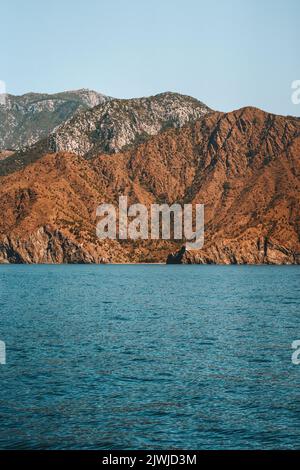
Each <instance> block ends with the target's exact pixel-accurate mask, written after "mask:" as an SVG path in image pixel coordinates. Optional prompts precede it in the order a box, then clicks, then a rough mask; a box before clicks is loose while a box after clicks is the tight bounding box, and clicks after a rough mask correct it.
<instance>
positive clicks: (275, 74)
mask: <svg viewBox="0 0 300 470" xmlns="http://www.w3.org/2000/svg"><path fill="white" fill-rule="evenodd" d="M0 18H1V22H0V48H1V49H0V53H1V55H0V80H3V81H4V82H5V83H6V90H7V92H8V93H12V94H23V93H26V92H29V91H34V92H48V93H54V92H58V91H63V90H69V89H78V88H90V89H94V90H97V91H99V92H101V93H104V94H107V95H110V96H114V97H118V98H132V97H139V96H149V95H153V94H156V93H160V92H163V91H176V92H179V93H184V94H187V95H191V96H194V97H195V98H198V99H199V100H201V101H203V102H204V103H206V104H207V105H208V106H210V107H211V108H213V109H217V110H221V111H231V110H233V109H237V108H240V107H243V106H247V105H252V106H257V107H259V108H262V109H264V110H266V111H270V112H274V113H277V114H291V115H295V116H300V104H299V105H296V104H293V103H292V100H291V95H292V90H291V85H292V82H293V81H294V80H300V1H299V0H205V1H204V0H181V1H179V0H148V1H146V0H105V1H104V0H85V1H81V0H80V1H78V0H72V1H71V0H60V1H58V0H51V2H42V1H40V0H39V1H38V0H26V1H24V0H9V1H7V0H5V1H4V0H0Z"/></svg>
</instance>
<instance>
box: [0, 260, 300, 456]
mask: <svg viewBox="0 0 300 470" xmlns="http://www.w3.org/2000/svg"><path fill="white" fill-rule="evenodd" d="M0 320H1V321H0V340H2V341H5V343H6V348H7V364H6V365H0V381H1V388H0V420H1V422H0V448H1V449H172V448H181V449H296V448H298V449H299V448H300V365H299V366H297V365H293V364H292V361H291V356H292V353H293V350H292V348H291V343H292V341H293V340H296V339H300V267H297V266H283V267H276V266H163V265H149V266H143V265H140V266H125V265H123V266H122V265H121V266H117V265H116V266H109V265H104V266H93V265H85V266H84V265H75V266H74V265H73V266H66V265H61V266H46V265H44V266H42V265H38V266H13V265H12V266H10V265H2V266H0Z"/></svg>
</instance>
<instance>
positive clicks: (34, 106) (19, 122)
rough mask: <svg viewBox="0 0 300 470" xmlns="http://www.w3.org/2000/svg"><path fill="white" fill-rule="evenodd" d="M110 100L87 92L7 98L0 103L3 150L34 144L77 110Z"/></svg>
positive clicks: (1, 145) (77, 91) (0, 145)
mask: <svg viewBox="0 0 300 470" xmlns="http://www.w3.org/2000/svg"><path fill="white" fill-rule="evenodd" d="M107 100H109V97H107V96H104V95H102V94H101V93H97V92H95V91H90V90H85V89H82V90H75V91H66V92H62V93H57V94H53V95H49V94H46V93H27V94H25V95H22V96H13V95H6V99H5V104H0V151H1V150H7V149H13V150H18V149H20V148H22V147H26V146H29V145H32V144H34V143H35V142H37V141H38V140H40V139H42V138H43V137H46V136H48V135H49V134H50V132H52V131H53V130H54V129H55V128H56V127H57V126H59V125H60V124H62V123H63V122H65V121H66V120H67V119H69V118H71V117H72V116H74V114H76V113H77V112H78V111H82V110H85V109H88V108H92V107H94V106H96V105H98V104H100V103H104V102H105V101H107Z"/></svg>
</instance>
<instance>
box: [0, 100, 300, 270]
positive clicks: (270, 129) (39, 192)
mask: <svg viewBox="0 0 300 470" xmlns="http://www.w3.org/2000/svg"><path fill="white" fill-rule="evenodd" d="M83 114H85V113H83ZM74 119H75V118H74ZM132 120H133V122H135V121H134V119H133V118H132ZM116 126H117V128H119V126H121V124H120V123H119V122H117V123H116ZM126 129H127V128H126ZM134 142H135V143H132V145H129V146H125V147H123V151H122V152H117V153H103V152H102V153H99V154H98V155H96V156H93V152H91V153H90V154H89V152H90V150H88V152H87V153H88V155H89V156H90V158H86V154H85V155H84V156H82V155H79V154H78V153H77V154H74V153H67V152H56V153H50V154H49V153H48V154H45V155H42V154H39V155H37V156H36V158H33V159H32V160H31V163H30V164H27V166H26V167H23V168H21V169H20V170H13V168H12V167H10V171H9V172H10V174H6V175H5V176H2V177H1V185H0V197H1V207H0V259H1V260H2V262H11V263H15V262H18V263H62V262H63V263H76V262H96V263H99V262H150V261H151V262H158V261H160V262H165V261H166V260H168V262H169V263H174V262H175V263H225V264H229V263H268V264H291V263H293V264H300V218H299V194H300V180H299V176H300V162H299V155H300V119H299V118H293V117H283V116H276V115H273V114H269V113H265V112H263V111H261V110H258V109H256V108H251V107H249V108H244V109H241V110H237V111H233V112H231V113H220V112H210V113H207V114H205V115H203V116H202V118H201V119H198V120H197V121H195V122H190V123H188V124H186V125H185V126H183V127H181V128H179V127H178V128H170V129H165V130H163V131H161V132H159V133H158V134H157V135H154V136H151V137H147V139H145V141H143V142H138V140H136V139H135V140H134ZM96 145H97V146H98V145H99V146H100V147H101V144H100V143H99V144H98V143H97V144H96ZM119 145H121V144H118V146H119ZM122 145H123V144H122ZM97 148H98V147H97ZM76 150H77V152H79V151H80V149H79V148H78V147H77V148H76ZM84 150H86V148H84ZM94 150H95V151H96V148H95V149H94ZM109 150H110V152H111V151H112V150H116V148H114V147H109ZM91 154H92V155H91ZM11 158H12V157H8V158H7V159H6V160H4V161H3V162H0V165H1V164H3V163H5V161H7V160H9V159H11ZM27 163H29V162H28V161H27ZM7 173H8V172H7ZM121 194H123V195H128V198H129V204H132V203H133V202H141V203H143V204H145V205H147V206H149V205H150V204H151V203H154V202H159V203H163V202H166V203H169V204H171V203H173V202H179V203H191V202H192V203H203V204H205V242H204V247H203V249H202V250H198V251H189V252H187V251H186V250H185V249H182V248H181V246H182V242H177V241H163V240H152V241H151V240H143V241H141V240H140V241H135V242H133V241H130V240H128V241H118V240H104V241H103V240H99V239H98V238H97V237H96V222H97V219H96V207H97V206H98V205H99V204H100V203H103V202H112V203H114V204H117V201H118V197H119V195H121ZM171 253H173V254H171Z"/></svg>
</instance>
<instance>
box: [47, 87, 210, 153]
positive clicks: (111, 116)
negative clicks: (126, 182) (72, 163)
mask: <svg viewBox="0 0 300 470" xmlns="http://www.w3.org/2000/svg"><path fill="white" fill-rule="evenodd" d="M210 111H211V110H210V109H209V108H208V107H207V106H206V105H205V104H203V103H201V102H200V101H198V100H196V99H195V98H191V97H190V96H185V95H180V94H178V93H170V92H167V93H161V94H159V95H155V96H150V97H148V98H134V99H128V100H124V99H123V100H121V99H113V100H111V101H108V102H105V103H103V104H100V105H99V106H97V107H95V108H93V109H90V110H87V111H85V112H83V113H80V114H77V115H76V116H74V117H73V118H72V119H70V120H69V121H68V122H66V123H64V124H62V125H61V126H60V127H59V128H58V129H56V130H55V132H53V133H52V134H51V135H50V137H49V141H48V148H47V150H49V151H53V152H71V153H75V154H77V155H81V156H83V155H85V156H88V157H91V156H94V155H97V154H99V153H101V152H106V153H115V152H119V151H120V150H123V149H124V148H126V147H127V146H128V145H133V144H134V145H136V144H137V143H140V142H142V141H143V140H145V139H147V138H148V137H149V136H152V135H156V134H158V133H159V132H161V131H162V130H164V129H167V128H172V127H175V128H179V127H182V126H184V125H185V124H187V123H189V122H194V121H195V120H197V119H200V118H201V117H203V116H204V115H205V114H207V113H208V112H210Z"/></svg>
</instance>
